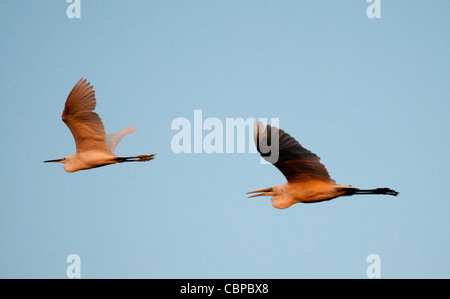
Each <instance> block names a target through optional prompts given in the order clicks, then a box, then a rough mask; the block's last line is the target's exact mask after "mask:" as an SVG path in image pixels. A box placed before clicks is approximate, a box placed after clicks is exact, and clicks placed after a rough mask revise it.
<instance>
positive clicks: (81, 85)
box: [44, 78, 155, 172]
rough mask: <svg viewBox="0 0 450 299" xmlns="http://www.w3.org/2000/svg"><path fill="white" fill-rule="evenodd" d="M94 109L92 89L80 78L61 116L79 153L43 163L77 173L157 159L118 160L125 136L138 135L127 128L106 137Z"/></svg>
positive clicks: (144, 157)
mask: <svg viewBox="0 0 450 299" xmlns="http://www.w3.org/2000/svg"><path fill="white" fill-rule="evenodd" d="M95 106H96V100H95V92H94V89H93V86H91V85H90V83H89V82H87V83H86V79H83V78H81V79H80V81H78V83H77V84H75V86H74V88H73V89H72V91H71V92H70V94H69V96H68V97H67V100H66V105H65V107H64V111H63V114H62V120H63V121H64V122H65V123H66V125H67V126H68V127H69V129H70V131H71V132H72V135H73V138H74V139H75V145H76V149H77V150H76V153H75V154H73V155H70V156H67V157H65V158H62V159H56V160H47V161H44V162H60V163H64V170H65V171H67V172H75V171H78V170H83V169H90V168H95V167H101V166H105V165H109V164H115V163H122V162H145V161H150V160H152V159H153V158H154V156H155V155H140V156H133V157H117V156H116V155H115V154H114V149H115V148H116V146H117V145H118V144H119V142H120V140H121V139H122V137H124V136H125V135H128V134H131V133H134V132H136V129H134V128H132V127H130V126H128V127H126V128H125V129H122V130H120V131H118V132H115V133H112V134H108V135H106V134H105V128H104V127H103V123H102V120H101V119H100V117H99V116H98V114H97V113H95V112H94V109H95Z"/></svg>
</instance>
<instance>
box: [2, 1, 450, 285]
mask: <svg viewBox="0 0 450 299" xmlns="http://www.w3.org/2000/svg"><path fill="white" fill-rule="evenodd" d="M68 5H69V3H66V1H63V0H58V1H43V0H40V1H5V2H4V3H2V5H1V7H2V12H3V13H2V17H1V18H0V24H1V26H0V37H1V38H0V49H1V50H0V51H1V54H2V55H1V59H0V69H1V72H0V79H1V82H2V83H1V84H0V98H1V101H0V105H1V109H0V124H1V128H2V130H1V132H0V138H1V143H0V157H1V159H2V162H1V165H2V166H1V173H2V176H1V180H0V184H1V185H0V187H1V188H0V213H1V214H0V277H1V278H65V277H66V268H67V267H68V266H69V263H67V262H66V258H67V256H68V255H70V254H77V255H79V256H80V259H81V277H82V278H365V277H366V269H367V267H368V266H369V263H367V262H366V258H367V256H369V255H370V254H377V255H378V256H379V257H380V261H381V277H382V278H449V277H450V270H449V269H450V258H449V252H450V250H449V248H450V238H449V230H448V229H449V220H448V215H449V212H450V201H449V198H448V194H449V193H450V187H449V184H448V181H449V176H448V168H449V166H450V165H449V161H450V158H449V150H448V148H449V141H448V135H449V124H448V115H449V113H448V112H449V111H450V87H449V86H450V56H449V54H448V53H449V49H450V39H449V36H450V23H449V18H448V11H450V2H448V1H426V2H425V1H417V0H411V1H386V0H381V18H379V19H370V18H368V17H367V15H366V9H367V7H368V6H369V5H370V3H367V2H366V1H362V0H358V1H356V0H354V1H331V0H328V1H325V0H321V1H312V0H310V1H232V0H226V1H212V0H208V1H206V0H205V1H169V0H168V1H138V0H135V1H129V2H126V3H125V2H124V1H116V0H109V1H86V0H82V1H81V18H80V19H70V18H68V17H67V15H66V9H67V7H68ZM81 77H84V78H86V79H87V80H88V81H90V82H91V83H92V84H93V85H94V88H95V91H96V97H97V108H96V111H97V112H98V113H99V114H100V116H101V117H102V120H103V123H104V124H105V127H106V131H107V132H114V131H117V130H120V129H122V128H124V127H126V126H127V125H130V124H131V125H133V126H134V127H135V128H136V129H137V132H136V133H135V134H132V135H129V136H126V137H125V138H124V139H123V141H122V143H121V144H120V145H119V146H118V148H117V149H116V154H118V155H122V156H127V155H136V154H152V153H155V154H156V155H157V157H156V159H155V160H153V161H151V162H147V163H124V164H120V165H112V166H107V167H103V168H98V169H94V170H89V171H80V172H76V173H66V172H64V170H63V169H62V165H60V164H44V163H42V161H44V160H48V159H55V158H61V157H64V156H68V155H70V154H72V153H74V151H75V145H74V142H73V138H72V136H71V134H70V132H69V130H68V129H67V127H66V126H65V125H64V123H63V122H62V121H61V118H60V117H61V113H62V110H63V107H64V102H65V100H66V98H67V95H68V94H69V92H70V90H71V89H72V87H73V86H74V85H75V83H76V82H77V81H78V80H79V79H80V78H81ZM196 109H199V110H202V115H203V119H206V118H210V117H213V118H218V119H220V120H222V121H223V122H224V123H225V119H226V118H238V117H241V118H244V119H247V118H269V119H270V118H278V119H279V123H280V127H281V128H282V129H284V130H285V131H286V132H288V133H290V134H291V135H292V136H294V137H295V138H296V139H297V140H298V141H299V142H300V143H301V144H302V145H303V146H305V147H306V148H308V149H309V150H311V151H313V152H315V153H316V154H318V155H319V156H320V157H321V159H322V162H323V163H324V164H325V165H326V167H327V169H328V171H329V172H330V174H331V176H332V177H333V178H334V179H335V180H336V181H337V182H338V183H340V184H350V185H353V186H357V187H360V188H374V187H390V188H393V189H396V190H398V191H399V192H400V195H399V196H398V197H396V198H394V197H389V196H359V197H356V196H355V197H345V198H338V199H335V200H333V201H328V202H323V203H318V204H310V205H305V204H296V205H293V206H292V207H291V208H289V209H286V210H277V209H274V208H273V207H272V206H271V204H270V200H269V198H267V197H265V198H255V199H247V198H246V192H248V191H252V190H257V189H261V188H266V187H270V186H273V185H280V184H283V183H284V182H285V179H284V177H283V175H282V174H281V173H280V172H279V171H278V170H277V169H276V168H275V167H273V166H271V165H262V164H260V163H259V162H260V159H259V156H258V155H257V154H254V153H240V154H237V153H235V154H229V153H228V154H226V153H224V154H215V153H213V154H206V153H202V154H183V153H181V154H175V153H174V152H173V151H172V149H171V140H172V138H173V136H174V135H175V134H176V131H173V130H171V124H172V122H173V120H174V119H176V118H179V117H184V118H187V119H189V120H191V121H192V122H193V117H194V110H196ZM206 134H207V132H205V133H204V135H206ZM446 140H447V141H446Z"/></svg>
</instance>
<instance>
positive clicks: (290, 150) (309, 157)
mask: <svg viewBox="0 0 450 299" xmlns="http://www.w3.org/2000/svg"><path fill="white" fill-rule="evenodd" d="M272 136H274V138H276V137H278V138H279V152H278V160H277V161H276V162H275V163H273V162H271V161H270V159H269V155H270V153H264V152H263V151H261V148H260V145H264V144H265V145H270V144H272ZM254 138H255V143H256V148H257V150H258V152H259V153H260V154H261V156H262V157H263V158H264V159H265V160H267V161H269V162H271V163H272V164H273V165H275V166H276V167H277V168H278V169H279V170H280V171H281V172H282V173H283V174H284V176H285V177H286V179H287V180H288V182H304V181H309V180H311V179H314V180H321V181H333V180H332V179H331V178H330V175H329V174H328V171H327V169H326V168H325V166H324V165H323V164H322V163H320V158H319V157H318V156H317V155H316V154H314V153H312V152H310V151H309V150H307V149H306V148H304V147H302V146H301V145H300V144H299V143H298V141H297V140H295V139H294V138H293V137H291V136H290V135H289V134H288V133H286V132H284V131H283V130H281V129H278V128H276V127H271V126H270V125H267V126H266V130H264V126H263V125H262V123H260V124H259V125H258V124H257V123H256V122H255V130H254ZM275 144H276V143H275ZM333 182H334V181H333Z"/></svg>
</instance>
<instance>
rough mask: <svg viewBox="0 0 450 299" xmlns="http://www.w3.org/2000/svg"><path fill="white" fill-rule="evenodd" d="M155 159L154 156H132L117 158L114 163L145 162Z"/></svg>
mask: <svg viewBox="0 0 450 299" xmlns="http://www.w3.org/2000/svg"><path fill="white" fill-rule="evenodd" d="M154 158H155V155H154V154H152V155H140V156H134V157H117V158H116V161H117V163H122V162H147V161H150V160H153V159H154Z"/></svg>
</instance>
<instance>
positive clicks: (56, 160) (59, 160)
mask: <svg viewBox="0 0 450 299" xmlns="http://www.w3.org/2000/svg"><path fill="white" fill-rule="evenodd" d="M65 159H66V158H61V159H55V160H47V161H44V163H47V162H64V160H65Z"/></svg>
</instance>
